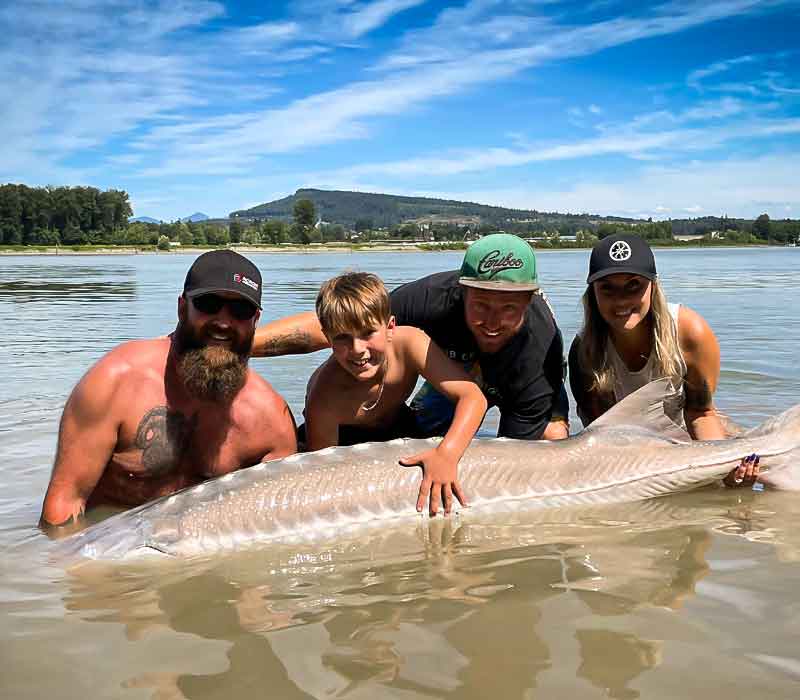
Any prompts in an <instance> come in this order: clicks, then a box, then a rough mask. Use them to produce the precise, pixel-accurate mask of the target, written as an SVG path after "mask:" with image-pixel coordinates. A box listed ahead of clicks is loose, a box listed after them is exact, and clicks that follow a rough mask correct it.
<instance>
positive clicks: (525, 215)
mask: <svg viewBox="0 0 800 700" xmlns="http://www.w3.org/2000/svg"><path fill="white" fill-rule="evenodd" d="M301 199H309V200H311V201H312V202H313V203H314V207H315V208H316V211H317V215H318V216H319V218H321V219H322V220H323V221H327V222H330V223H336V224H342V225H344V226H348V227H355V226H356V224H357V223H359V222H365V223H368V224H369V225H368V226H367V227H368V228H372V227H385V228H391V227H393V226H397V225H398V224H401V223H404V222H408V221H418V220H424V219H429V220H433V221H436V220H440V221H445V220H449V221H459V220H461V222H462V223H470V220H473V222H474V223H476V224H477V223H484V224H491V225H495V226H500V225H501V224H503V223H505V222H508V221H530V222H534V221H535V222H537V223H542V224H545V225H548V224H549V225H553V224H556V225H558V224H565V223H569V222H574V223H576V224H583V225H584V226H585V225H587V224H588V223H589V222H590V221H591V222H593V223H596V224H597V223H602V222H604V221H609V222H610V221H628V222H632V221H633V219H622V218H617V217H598V216H593V215H590V214H559V213H548V212H539V211H535V210H528V209H507V208H505V207H493V206H490V205H487V204H475V203H474V202H459V201H456V200H451V199H433V198H430V197H401V196H399V195H392V194H375V193H369V192H346V191H340V190H317V189H300V190H297V192H295V193H294V194H293V195H289V196H288V197H284V198H283V199H276V200H275V201H273V202H267V203H266V204H259V205H258V206H256V207H253V208H251V209H240V210H239V211H234V212H231V214H230V217H231V218H232V219H244V220H249V221H263V220H265V219H283V220H286V221H288V220H290V219H291V218H292V213H293V210H294V205H295V202H297V201H298V200H301Z"/></svg>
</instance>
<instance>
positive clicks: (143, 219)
mask: <svg viewBox="0 0 800 700" xmlns="http://www.w3.org/2000/svg"><path fill="white" fill-rule="evenodd" d="M128 223H131V224H136V223H139V224H160V223H161V222H160V221H159V220H158V219H154V218H152V217H150V216H135V217H133V218H132V219H128Z"/></svg>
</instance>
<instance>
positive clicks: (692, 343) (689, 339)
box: [678, 306, 717, 352]
mask: <svg viewBox="0 0 800 700" xmlns="http://www.w3.org/2000/svg"><path fill="white" fill-rule="evenodd" d="M678 339H679V341H680V344H681V348H682V349H683V350H684V351H688V352H693V351H696V350H698V349H699V348H702V347H704V346H706V345H708V344H713V345H716V344H717V338H716V336H715V335H714V332H713V331H712V330H711V326H709V325H708V322H707V321H706V320H705V319H704V318H703V317H702V316H701V315H700V314H699V313H697V311H695V310H694V309H690V308H689V307H688V306H681V307H680V311H679V312H678Z"/></svg>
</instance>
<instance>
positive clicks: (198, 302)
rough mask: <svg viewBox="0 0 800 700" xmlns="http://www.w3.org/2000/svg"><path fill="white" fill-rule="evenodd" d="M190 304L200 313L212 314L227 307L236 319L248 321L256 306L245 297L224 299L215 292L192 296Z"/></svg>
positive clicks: (253, 314)
mask: <svg viewBox="0 0 800 700" xmlns="http://www.w3.org/2000/svg"><path fill="white" fill-rule="evenodd" d="M192 304H193V305H194V308H195V309H197V310H198V311H199V312H200V313H201V314H207V315H208V316H213V315H214V314H218V313H219V312H220V311H222V307H223V306H227V307H228V313H229V314H230V315H231V316H233V317H234V318H235V319H236V320H237V321H249V320H250V319H251V318H253V316H255V315H256V311H258V307H257V306H256V305H255V304H253V303H252V302H249V301H246V300H245V299H226V298H225V297H221V296H219V295H217V294H203V295H201V296H197V297H192Z"/></svg>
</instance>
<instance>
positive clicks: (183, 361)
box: [41, 250, 297, 527]
mask: <svg viewBox="0 0 800 700" xmlns="http://www.w3.org/2000/svg"><path fill="white" fill-rule="evenodd" d="M260 309H261V274H260V273H259V271H258V269H257V268H256V266H255V265H253V263H252V262H250V261H249V260H248V259H247V258H245V257H243V256H242V255H239V254H238V253H235V252H233V251H230V250H214V251H210V252H208V253H203V255H201V256H200V257H198V258H197V260H195V262H194V264H193V265H192V266H191V268H190V269H189V272H188V273H187V275H186V280H185V282H184V286H183V293H182V294H181V296H180V297H179V298H178V325H177V327H176V328H175V331H174V332H173V333H172V334H171V335H170V336H168V337H164V338H156V339H152V340H135V341H131V342H128V343H123V344H122V345H119V346H118V347H116V348H114V349H113V350H111V351H110V352H109V353H108V354H106V355H105V356H104V357H103V358H101V359H100V360H99V361H98V362H97V364H95V365H94V366H93V367H92V368H91V369H90V370H89V371H88V372H87V373H86V374H85V375H84V377H83V378H82V379H81V380H80V382H79V383H78V384H77V385H76V387H75V388H74V389H73V391H72V394H71V395H70V397H69V400H68V401H67V403H66V405H65V407H64V412H63V414H62V416H61V425H60V428H59V435H58V448H57V451H56V458H55V464H54V466H53V472H52V475H51V477H50V484H49V486H48V488H47V493H46V495H45V498H44V504H43V506H42V517H41V524H42V525H43V526H45V527H50V526H61V525H67V524H69V523H72V522H74V521H78V520H79V519H80V518H81V516H82V515H83V514H84V512H85V510H86V509H87V508H91V507H93V506H96V505H100V504H112V505H118V506H135V505H140V504H142V503H145V502H147V501H150V500H152V499H154V498H157V497H159V496H163V495H165V494H169V493H172V492H174V491H177V490H179V489H182V488H185V487H187V486H191V485H194V484H197V483H199V482H200V481H203V480H204V479H207V478H210V477H215V476H220V475H221V474H226V473H228V472H231V471H234V470H236V469H239V468H241V467H247V466H251V465H253V464H256V463H258V462H262V461H266V460H271V459H278V458H280V457H285V456H287V455H290V454H292V453H294V452H296V451H297V442H296V438H295V424H294V418H293V417H292V414H291V411H290V410H289V407H288V406H287V405H286V402H285V401H284V400H283V399H282V398H281V397H280V396H279V395H278V394H277V392H275V390H274V389H273V388H272V387H271V386H270V385H269V384H268V383H267V382H266V381H265V380H264V379H263V378H262V377H260V376H259V375H258V374H256V373H255V372H254V371H253V370H252V369H250V368H249V367H248V360H249V357H250V351H251V347H252V344H253V334H254V333H255V328H256V324H257V323H258V319H259V316H260Z"/></svg>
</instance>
